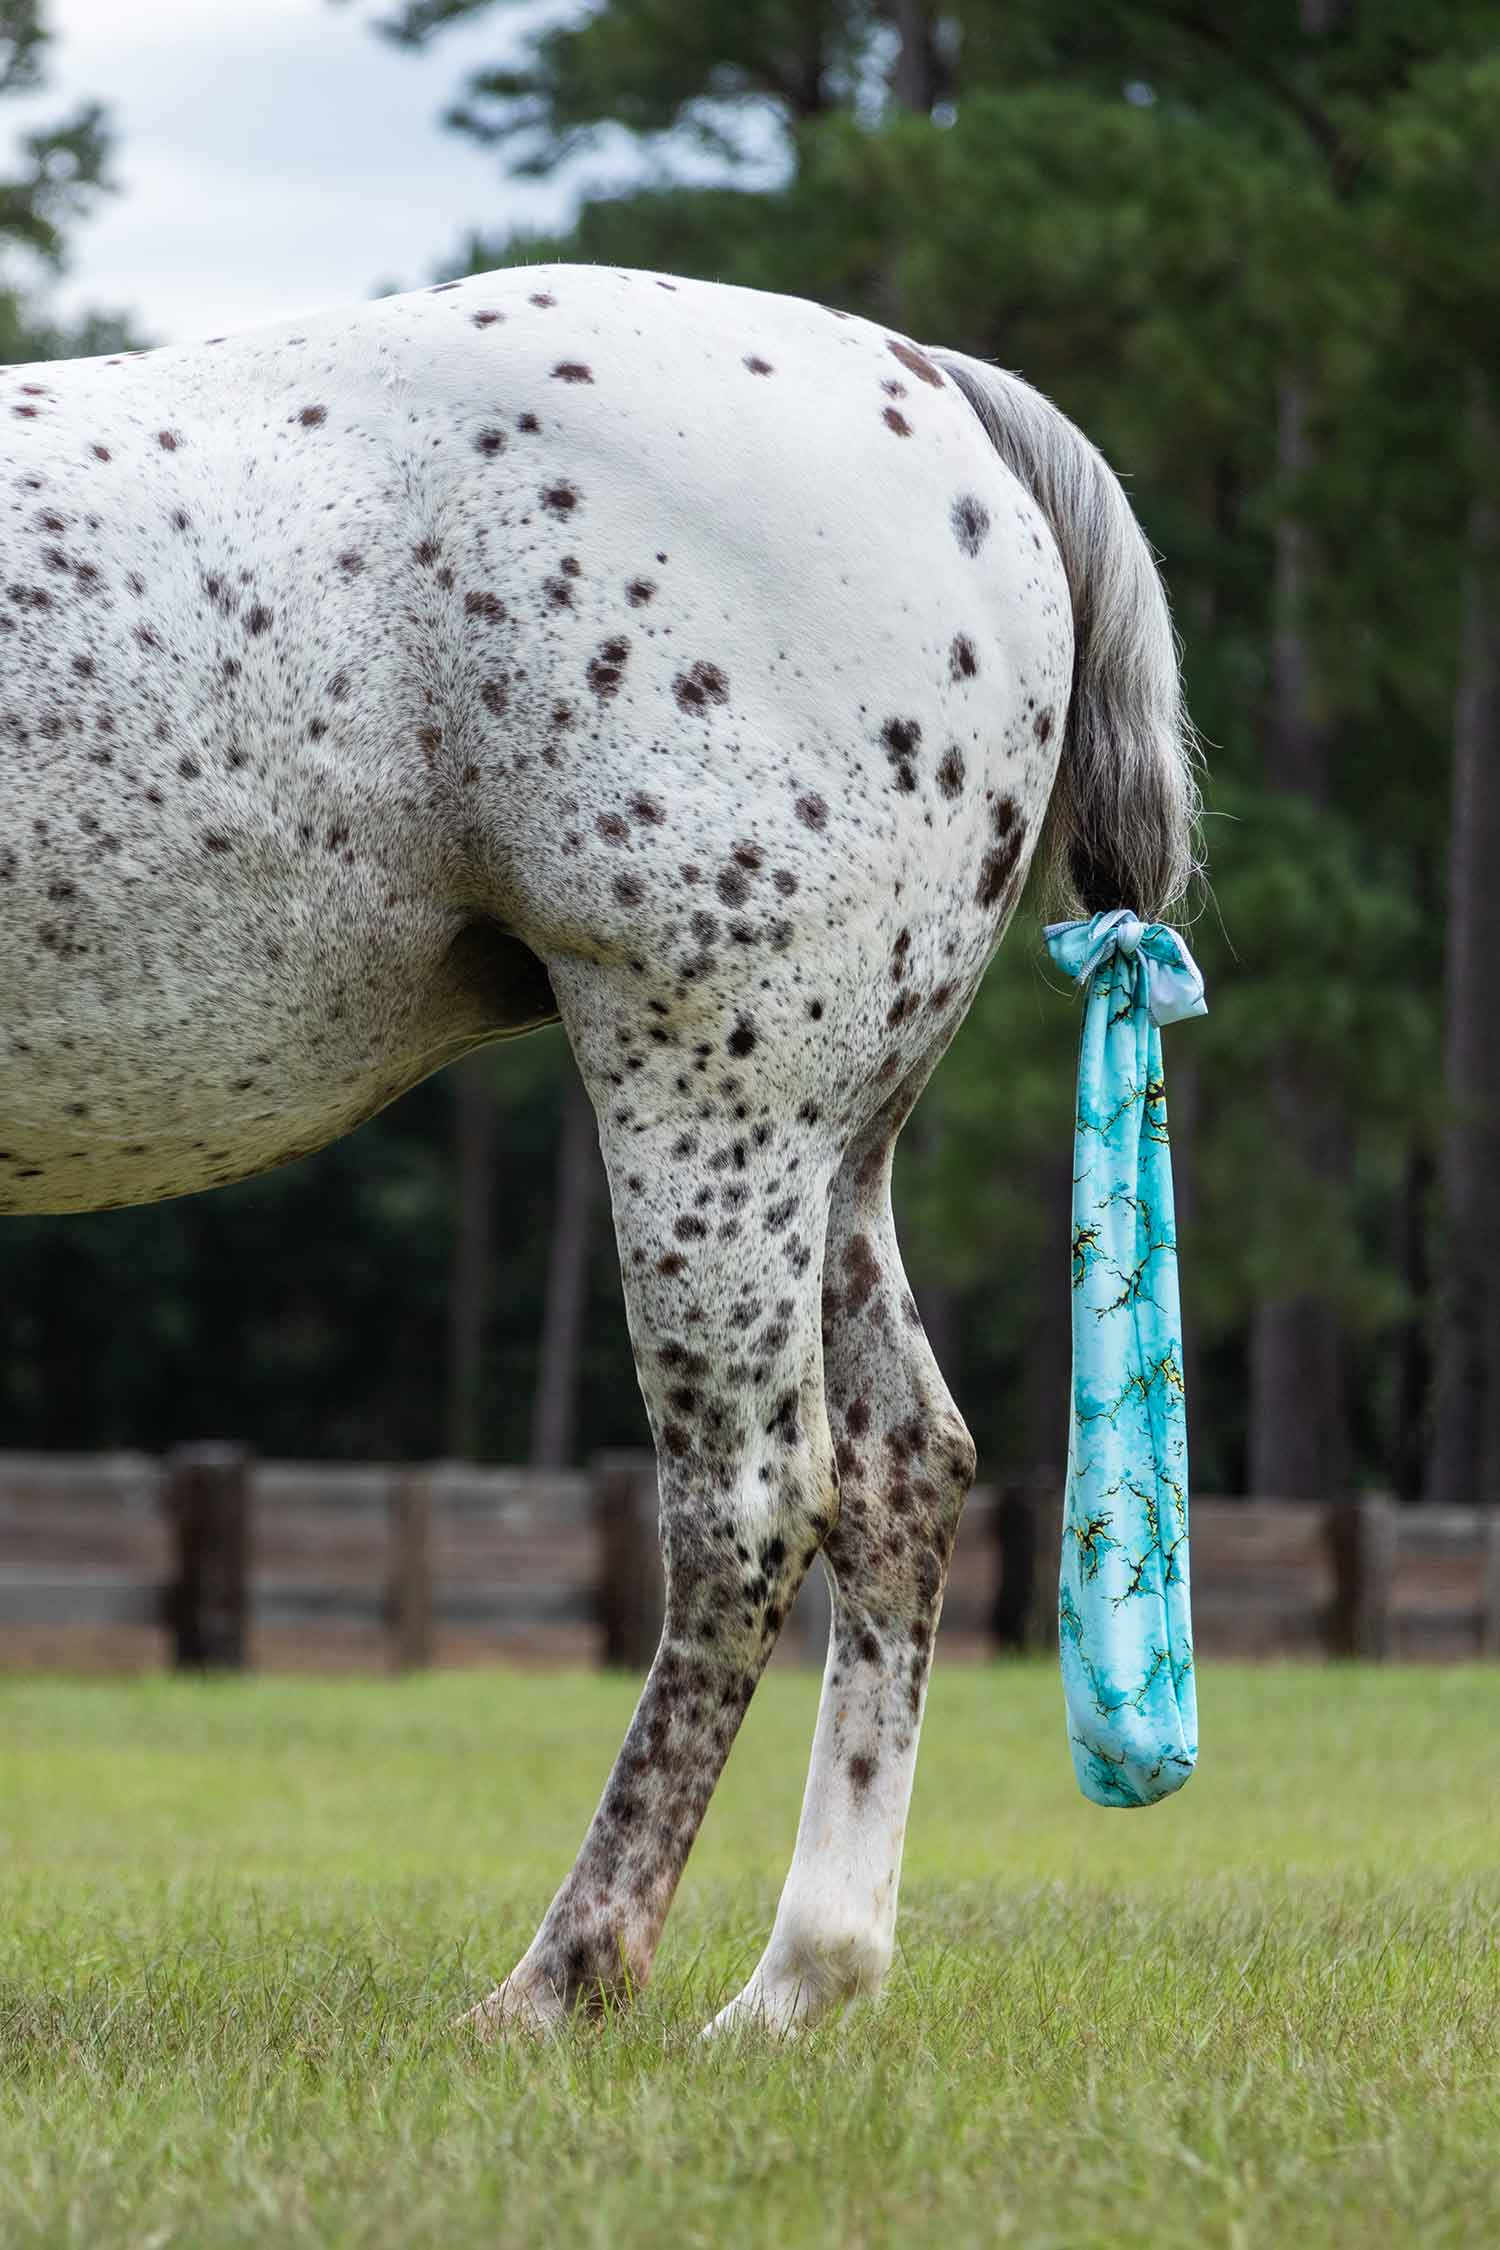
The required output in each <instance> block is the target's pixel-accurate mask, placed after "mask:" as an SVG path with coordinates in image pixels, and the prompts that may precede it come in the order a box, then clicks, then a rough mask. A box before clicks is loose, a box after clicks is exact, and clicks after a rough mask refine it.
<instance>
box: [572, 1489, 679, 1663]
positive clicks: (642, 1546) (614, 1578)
mask: <svg viewBox="0 0 1500 2250" xmlns="http://www.w3.org/2000/svg"><path fill="white" fill-rule="evenodd" d="M590 1473H591V1475H592V1478H593V1484H594V1520H595V1523H596V1525H597V1527H598V1534H599V1585H598V1617H599V1623H600V1625H601V1626H602V1627H603V1631H604V1656H603V1661H604V1663H605V1666H606V1667H607V1668H609V1669H611V1670H619V1671H625V1672H644V1671H645V1670H646V1669H647V1668H648V1667H649V1665H650V1662H651V1659H652V1657H653V1656H654V1655H655V1654H656V1644H657V1642H658V1641H659V1640H660V1639H661V1627H662V1617H663V1614H664V1612H665V1608H666V1597H665V1588H664V1585H663V1581H662V1567H661V1544H660V1538H659V1535H658V1532H657V1523H656V1510H657V1499H656V1462H655V1460H654V1458H653V1457H652V1455H651V1454H649V1453H598V1454H596V1455H595V1456H594V1459H593V1461H592V1463H591V1464H590Z"/></svg>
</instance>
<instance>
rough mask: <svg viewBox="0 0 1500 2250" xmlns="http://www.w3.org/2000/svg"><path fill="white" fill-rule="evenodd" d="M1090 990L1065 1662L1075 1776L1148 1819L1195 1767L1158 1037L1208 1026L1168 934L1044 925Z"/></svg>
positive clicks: (1198, 987) (1061, 1590)
mask: <svg viewBox="0 0 1500 2250" xmlns="http://www.w3.org/2000/svg"><path fill="white" fill-rule="evenodd" d="M1045 934H1046V940H1047V949H1048V951H1049V952H1050V954H1051V956H1052V958H1053V960H1054V961H1056V963H1057V964H1058V966H1059V968H1061V969H1064V970H1066V971H1067V973H1068V975H1069V976H1071V977H1074V978H1075V979H1076V980H1077V982H1078V983H1079V984H1080V985H1081V986H1082V987H1083V989H1084V995H1085V998H1084V1017H1083V1034H1082V1039H1081V1042H1080V1046H1079V1055H1078V1110H1077V1118H1076V1123H1075V1133H1074V1161H1073V1396H1072V1419H1071V1426H1070V1430H1069V1438H1068V1487H1067V1496H1066V1499H1065V1502H1064V1509H1063V1541H1062V1565H1061V1570H1060V1574H1059V1586H1058V1648H1059V1654H1060V1658H1061V1664H1062V1677H1063V1697H1064V1702H1065V1704H1066V1707H1067V1718H1068V1739H1069V1743H1070V1746H1071V1749H1072V1754H1073V1768H1074V1771H1075V1773H1076V1774H1077V1776H1078V1783H1079V1787H1080V1788H1081V1789H1082V1791H1083V1793H1084V1795H1085V1796H1086V1797H1089V1798H1091V1799H1092V1800H1093V1802H1094V1803H1095V1804H1100V1805H1149V1804H1154V1803H1155V1802H1156V1801H1157V1799H1158V1798H1160V1797H1165V1796H1167V1795H1169V1794H1170V1793H1171V1791H1172V1790H1174V1789H1180V1788H1181V1786H1182V1784H1183V1782H1185V1781H1186V1780H1187V1778H1188V1776H1189V1774H1190V1773H1191V1772H1192V1770H1193V1766H1194V1763H1195V1761H1196V1758H1197V1755H1198V1719H1197V1703H1196V1694H1195V1689H1194V1682H1193V1644H1192V1618H1191V1611H1190V1604H1189V1592H1188V1537H1187V1533H1188V1472H1187V1413H1186V1401H1185V1397H1184V1392H1183V1379H1182V1333H1181V1313H1180V1310H1179V1305H1178V1295H1177V1236H1176V1224H1175V1218H1174V1212H1173V1204H1172V1158H1171V1150H1170V1146H1169V1144H1168V1140H1167V1110H1166V1096H1165V1091H1164V1088H1163V1083H1162V1062H1161V1033H1160V1029H1159V1026H1161V1025H1162V1024H1168V1023H1177V1022H1180V1021H1181V1020H1182V1019H1183V1018H1185V1017H1188V1016H1201V1015H1205V1014H1206V1013H1207V1003H1206V1001H1205V1000H1204V997H1203V978H1202V976H1201V974H1200V973H1199V970H1198V966H1197V963H1196V962H1195V961H1194V960H1193V957H1192V955H1191V954H1190V953H1189V951H1188V949H1187V947H1186V945H1185V944H1184V943H1183V941H1182V939H1181V938H1180V937H1179V936H1178V934H1177V932H1176V931H1175V930H1172V929H1168V928H1167V926H1166V925H1165V924H1164V923H1161V922H1142V921H1141V920H1140V918H1139V916H1137V915H1135V914H1132V913H1131V912H1130V911H1129V909H1128V908H1124V907H1121V908H1118V909H1116V911H1115V912H1113V913H1111V914H1095V915H1094V916H1093V917H1092V918H1091V919H1090V920H1088V921H1085V922H1054V923H1053V924H1052V925H1051V926H1050V927H1049V928H1048V929H1047V931H1046V933H1045Z"/></svg>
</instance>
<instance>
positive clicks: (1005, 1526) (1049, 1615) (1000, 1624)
mask: <svg viewBox="0 0 1500 2250" xmlns="http://www.w3.org/2000/svg"><path fill="white" fill-rule="evenodd" d="M1062 1503H1063V1478H1062V1473H1061V1471H1060V1470H1057V1469H1035V1470H1033V1471H1031V1473H1030V1474H1029V1475H1026V1476H1018V1477H1012V1478H1010V1479H1009V1480H1008V1481H1007V1482H1005V1483H1004V1484H1001V1485H999V1486H997V1488H996V1492H995V1538H996V1540H997V1542H998V1544H999V1548H1000V1584H999V1588H998V1590H997V1592H996V1595H995V1606H994V1609H993V1611H992V1612H991V1631H992V1632H993V1634H994V1638H995V1641H996V1644H997V1646H999V1647H1000V1648H1004V1649H1013V1650H1026V1651H1028V1652H1030V1651H1036V1650H1042V1651H1045V1650H1047V1649H1051V1648H1056V1646H1057V1571H1058V1564H1059V1561H1060V1559H1061V1554H1062Z"/></svg>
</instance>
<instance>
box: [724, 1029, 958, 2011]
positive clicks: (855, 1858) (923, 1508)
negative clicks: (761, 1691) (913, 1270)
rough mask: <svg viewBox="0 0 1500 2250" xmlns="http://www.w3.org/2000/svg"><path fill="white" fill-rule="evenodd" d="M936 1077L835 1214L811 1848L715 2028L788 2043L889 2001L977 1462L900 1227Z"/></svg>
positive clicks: (871, 1146)
mask: <svg viewBox="0 0 1500 2250" xmlns="http://www.w3.org/2000/svg"><path fill="white" fill-rule="evenodd" d="M925 1077H926V1070H925V1068H924V1069H922V1070H920V1071H919V1072H917V1073H915V1074H914V1077H913V1080H912V1082H911V1083H910V1084H909V1085H908V1086H907V1087H906V1088H905V1089H903V1091H902V1093H901V1095H900V1096H898V1098H897V1100H896V1101H895V1102H893V1103H892V1104H891V1105H890V1106H889V1108H888V1109H887V1110H886V1112H885V1113H884V1114H883V1115H882V1116H880V1117H878V1118H877V1119H876V1120H875V1122H874V1124H873V1125H872V1126H871V1127H870V1128H869V1130H868V1131H867V1133H866V1134H865V1135H864V1136H863V1138H862V1139H861V1140H860V1141H858V1142H856V1143H855V1145H854V1146H853V1147H852V1148H851V1149H850V1151H849V1153H848V1155H847V1156H846V1158H845V1160H844V1163H843V1166H842V1168H841V1170H840V1172H839V1175H838V1179H837V1182H836V1185H835V1188H834V1195H833V1203H832V1208H831V1210H830V1213H829V1222H828V1240H827V1250H826V1261H827V1263H826V1273H825V1286H824V1323H825V1325H824V1354H825V1379H826V1383H827V1392H828V1406H829V1412H830V1415H831V1416H832V1420H833V1427H834V1429H835V1431H836V1433H837V1435H838V1467H839V1471H840V1480H841V1481H840V1490H841V1506H840V1513H839V1520H838V1525H837V1528H836V1529H835V1531H834V1532H833V1533H832V1534H831V1536H830V1537H829V1539H828V1541H827V1544H826V1546H825V1548H824V1559H825V1561H826V1563H827V1565H828V1567H829V1571H830V1573H831V1576H832V1578H833V1587H834V1608H833V1631H832V1634H831V1636H830V1640H829V1648H828V1664H827V1669H826V1671H825V1673H824V1677H823V1695H822V1701H821V1703H820V1704H819V1707H818V1723H817V1730H816V1733H815V1735H814V1738H813V1752H812V1763H811V1767H810V1769H809V1772H808V1777H807V1792H806V1796H805V1798H804V1800H803V1807H802V1820H801V1825H800V1826H799V1828H798V1831H797V1848H796V1853H795V1856H794V1858H793V1861H792V1866H791V1871H790V1873H789V1874H788V1876H787V1881H786V1888H785V1890H784V1891H783V1892H782V1896H781V1904H780V1907H779V1908H778V1910H777V1915H776V1926H775V1928H774V1929H773V1931H772V1933H771V1940H770V1943H769V1944H768V1946H767V1947H766V1951H765V1954H764V1957H763V1958H762V1960H761V1962H760V1965H759V1966H758V1968H757V1969H756V1970H755V1972H754V1974H753V1975H752V1976H751V1978H750V1981H749V1983H748V1984H747V1985H746V1987H745V1989H744V1991H743V1992H741V1993H740V1994H739V1995H738V1997H737V1998H736V1999H734V2000H732V2001H731V2002H730V2004H729V2006H728V2007H727V2008H726V2009H725V2010H724V2011H723V2013H722V2014H721V2015H720V2016H719V2017H718V2019H717V2023H716V2025H715V2028H718V2027H719V2026H722V2025H724V2024H727V2023H733V2022H735V2021H737V2020H738V2019H740V2018H742V2017H749V2018H751V2019H753V2020H755V2021H758V2022H762V2023H765V2024H767V2025H769V2026H771V2027H772V2028H775V2029H783V2030H784V2029H788V2028H790V2027H791V2026H793V2025H795V2024H799V2023H802V2022H805V2021H808V2020H810V2019H811V2018H813V2017H816V2016H818V2015H820V2014H822V2013H823V2012H824V2011H825V2010H827V2009H828V2008H830V2007H834V2006H837V2005H839V2004H840V2003H842V2002H843V2001H845V2000H848V1999H850V1998H852V1997H853V1996H854V1995H855V1994H856V1993H860V1992H874V1991H876V1990H878V1988H879V1986H880V1984H881V1982H882V1980H883V1978H884V1976H885V1973H886V1970H887V1968H888V1967H889V1965H890V1960H891V1951H892V1946H893V1942H894V1937H895V1928H896V1894H897V1890H898V1887H899V1884H900V1880H901V1853H902V1845H903V1843H904V1840H905V1835H906V1816H907V1808H908V1805H909V1803H910V1799H911V1787H912V1779H913V1775H914V1773H915V1769H916V1762H917V1737H918V1734H919V1732H920V1729H921V1724H922V1707H923V1702H924V1699H925V1696H926V1690H927V1678H928V1673H929V1670H930V1668H931V1664H932V1649H933V1638H934V1635H935V1633H936V1630H937V1621H938V1612H939V1609H940V1608H941V1605H942V1596H943V1586H944V1582H945V1580H946V1577H947V1572H948V1558H949V1555H950V1553H951V1551H952V1546H953V1537H954V1533H955V1532H956V1530H957V1528H958V1519H959V1515H960V1512H961V1511H962V1508H963V1504H964V1500H965V1497H966V1495H967V1493H968V1489H969V1485H970V1483H971V1481H972V1479H973V1475H974V1445H973V1440H972V1439H971V1438H970V1436H969V1433H968V1431H967V1430H966V1429H965V1427H964V1424H963V1421H962V1419H961V1418H960V1416H959V1413H958V1409H957V1407H956V1406H955V1405H954V1403H953V1400H952V1399H951V1397H950V1396H949V1394H948V1389H947V1386H946V1385H945V1383H944V1381H943V1378H942V1375H941V1374H940V1373H939V1371H938V1366H937V1362H936V1361H935V1359H934V1358H933V1356H932V1352H931V1349H930V1348H929V1346H928V1343H927V1339H926V1336H925V1335H924V1334H923V1331H922V1326H921V1322H920V1321H919V1320H918V1318H917V1310H916V1306H915V1304H914V1303H913V1301H912V1297H911V1292H910V1290H909V1289H908V1287H907V1283H906V1276H905V1274H904V1273H903V1271H902V1268H901V1257H900V1252H899V1251H898V1249H897V1246H896V1229H895V1223H894V1221H893V1219H892V1216H891V1192H890V1190H891V1157H892V1153H893V1149H894V1144H895V1136H896V1131H897V1128H898V1126H899V1124H900V1122H901V1120H902V1119H903V1118H904V1117H905V1115H906V1112H907V1110H908V1108H909V1107H910V1105H911V1102H912V1101H913V1100H914V1099H915V1097H916V1091H917V1089H918V1088H919V1086H920V1084H921V1083H922V1081H923V1079H925Z"/></svg>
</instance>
